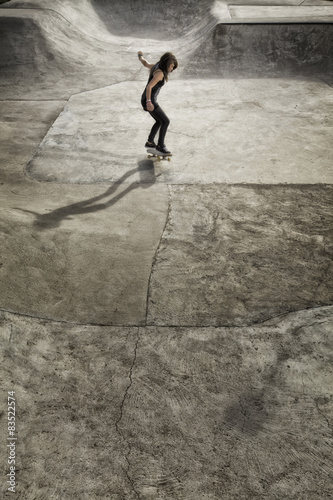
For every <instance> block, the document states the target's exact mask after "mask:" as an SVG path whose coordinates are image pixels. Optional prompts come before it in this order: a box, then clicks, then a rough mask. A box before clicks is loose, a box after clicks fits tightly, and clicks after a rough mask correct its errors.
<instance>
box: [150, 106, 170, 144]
mask: <svg viewBox="0 0 333 500" xmlns="http://www.w3.org/2000/svg"><path fill="white" fill-rule="evenodd" d="M149 114H150V115H151V116H152V117H153V118H154V120H155V123H154V125H153V127H152V129H151V131H150V134H149V137H148V141H149V142H153V141H154V139H155V136H156V134H157V132H158V131H160V135H159V137H158V146H164V139H165V134H166V132H167V130H168V126H169V124H170V120H169V118H168V117H167V115H166V114H165V113H164V111H163V109H162V108H161V107H160V106H158V108H155V109H154V111H149Z"/></svg>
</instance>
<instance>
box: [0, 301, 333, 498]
mask: <svg viewBox="0 0 333 500" xmlns="http://www.w3.org/2000/svg"><path fill="white" fill-rule="evenodd" d="M332 327H333V315H332V308H321V309H316V310H311V311H303V312H299V313H297V314H289V315H287V316H284V317H281V318H279V319H276V320H273V321H269V322H267V323H264V324H262V325H260V326H252V327H250V328H195V327H193V328H187V329H183V328H127V329H126V328H115V327H91V326H81V327H79V326H70V325H64V324H60V323H51V322H47V323H46V322H43V321H39V320H34V319H24V318H20V317H17V316H15V315H10V314H8V313H6V314H3V315H2V317H1V327H0V332H1V342H2V356H1V358H2V359H1V367H2V373H3V376H5V377H6V380H7V381H8V383H11V381H12V383H15V389H16V397H17V401H18V415H19V422H20V427H19V437H20V439H19V442H18V448H17V453H18V456H19V469H20V473H19V480H20V491H22V492H23V493H22V494H21V497H22V498H28V499H33V498H34V499H36V500H42V499H45V498H57V499H58V498H59V499H60V498H80V499H82V500H86V499H87V500H88V499H91V498H93V499H98V498H103V499H112V500H123V499H136V498H143V499H157V498H158V499H165V500H170V499H187V498H188V499H190V498H198V499H199V498H205V499H211V498H213V499H221V498H228V499H233V500H236V499H244V500H245V499H249V498H251V499H252V498H265V499H266V498H269V499H275V498H281V499H285V498H288V499H290V500H298V499H299V498H306V499H309V500H310V499H314V500H322V499H329V498H332V491H331V473H332V467H333V462H332V453H331V450H332V428H331V423H330V422H331V420H330V418H331V417H330V416H331V414H332V375H333V374H332V348H333V346H332ZM1 441H2V444H3V443H4V439H3V434H1ZM5 496H6V497H7V495H5ZM8 498H12V497H9V496H8Z"/></svg>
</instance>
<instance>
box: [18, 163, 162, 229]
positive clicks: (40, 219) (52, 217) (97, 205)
mask: <svg viewBox="0 0 333 500" xmlns="http://www.w3.org/2000/svg"><path fill="white" fill-rule="evenodd" d="M137 173H139V179H138V180H137V181H135V182H131V183H130V184H129V185H128V186H127V187H126V189H124V190H123V191H121V192H120V193H118V194H116V193H117V190H118V189H119V187H120V186H121V185H122V184H123V183H124V182H125V181H126V180H127V179H129V178H130V177H132V176H133V175H135V174H137ZM159 175H161V174H159ZM155 181H156V175H155V168H154V163H153V162H152V161H151V160H143V161H140V162H139V163H138V167H137V168H133V169H131V170H129V171H128V172H126V173H125V174H124V175H123V176H122V177H121V178H120V179H119V180H117V181H115V182H114V183H113V184H112V185H111V186H110V187H109V188H108V189H107V190H106V191H105V192H104V193H101V194H100V195H98V196H94V197H93V198H89V199H87V200H83V201H79V202H78V203H72V204H70V205H67V206H65V207H60V208H57V209H56V210H52V211H51V212H48V213H46V214H39V213H37V212H33V211H31V210H24V209H19V210H22V211H23V212H27V213H32V214H34V215H35V217H36V219H35V221H34V223H33V226H34V227H35V228H36V229H38V230H39V231H43V230H47V229H53V228H56V227H59V226H60V224H61V222H62V221H63V220H70V219H72V218H73V217H74V216H75V215H82V214H87V213H93V212H98V211H99V210H106V209H107V208H109V207H112V206H113V205H115V204H116V203H117V202H118V201H119V200H121V199H122V198H123V197H124V196H126V195H127V194H129V193H130V192H131V191H134V190H135V189H138V188H141V189H145V188H149V187H150V186H152V185H153V184H154V183H155ZM102 200H105V201H103V202H102Z"/></svg>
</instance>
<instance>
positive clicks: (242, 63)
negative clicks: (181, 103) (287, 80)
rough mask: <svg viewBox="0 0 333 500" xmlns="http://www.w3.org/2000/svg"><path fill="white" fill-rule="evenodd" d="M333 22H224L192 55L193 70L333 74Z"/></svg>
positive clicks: (233, 74) (201, 73)
mask: <svg viewBox="0 0 333 500" xmlns="http://www.w3.org/2000/svg"><path fill="white" fill-rule="evenodd" d="M332 53H333V24H329V23H324V24H322V23H303V24H301V23H277V24H274V23H267V24H265V23H248V24H218V25H217V26H216V27H215V28H214V29H213V30H212V31H211V32H210V33H209V35H208V36H207V37H206V39H205V40H204V41H203V42H202V43H201V45H200V46H199V47H198V48H197V49H196V50H195V52H194V54H193V55H192V57H193V59H194V60H195V61H197V64H196V65H188V66H187V67H186V68H185V69H184V73H185V74H186V75H187V76H191V77H199V78H207V77H220V78H221V77H222V78H272V77H283V76H292V77H304V76H305V77H314V78H318V77H320V76H329V75H330V76H332V75H333V59H332Z"/></svg>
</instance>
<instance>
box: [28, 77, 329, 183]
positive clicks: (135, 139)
mask: <svg viewBox="0 0 333 500" xmlns="http://www.w3.org/2000/svg"><path fill="white" fill-rule="evenodd" d="M141 88H142V84H141V82H135V83H133V82H125V83H121V84H116V85H113V86H109V87H106V88H103V89H99V90H95V91H91V92H88V93H82V94H80V95H78V96H74V97H72V98H71V99H70V100H69V102H68V103H67V105H66V106H65V107H64V109H63V111H62V112H61V113H60V115H59V117H58V118H57V120H56V121H55V122H54V123H53V125H52V127H51V128H50V130H49V131H48V133H47V134H46V135H45V137H44V139H43V141H42V142H41V143H40V145H39V147H38V149H37V151H36V153H35V154H34V156H33V157H32V158H31V160H30V161H29V163H28V164H27V167H26V173H27V175H28V176H29V177H31V178H33V179H36V180H39V181H47V182H61V183H91V182H102V181H113V182H117V181H118V180H119V179H122V178H123V176H126V175H127V174H128V172H130V171H133V169H135V168H136V167H137V165H138V164H139V165H141V170H140V172H137V173H136V176H135V177H134V178H135V179H136V180H138V181H140V178H141V179H142V181H143V182H144V181H145V175H146V176H147V175H149V173H150V172H151V170H150V169H152V168H153V163H152V161H149V160H147V157H146V155H145V154H144V152H143V154H142V155H141V156H140V155H138V144H144V143H145V141H146V138H147V129H149V127H150V124H151V118H150V117H149V116H148V115H147V114H146V113H144V112H143V111H142V109H140V107H139V106H138V96H140V94H141ZM203 89H205V91H204V92H205V95H204V98H202V97H203V96H202V94H203ZM277 95H279V100H278V101H277V100H276V96H277ZM160 103H161V105H162V106H163V107H164V105H165V106H167V107H168V114H169V116H170V119H171V122H172V123H171V130H170V133H169V134H168V147H169V148H170V149H171V151H173V150H175V149H176V150H178V149H179V151H181V154H176V155H175V157H174V158H173V160H172V162H171V163H170V164H167V166H166V165H165V163H163V164H161V165H157V166H156V172H155V173H156V182H158V183H171V184H193V183H195V184H209V183H214V182H219V183H225V182H226V183H243V182H247V183H248V182H250V183H258V184H261V183H263V184H279V183H298V184H303V183H304V184H315V183H317V182H321V183H331V182H332V181H333V167H332V160H331V151H330V149H329V148H327V145H328V144H330V143H332V142H333V117H332V113H331V112H330V110H331V108H332V104H333V95H332V90H331V88H330V87H329V86H328V85H327V84H326V83H324V82H318V81H317V82H313V81H307V80H306V81H303V80H291V79H282V78H281V79H266V80H263V81H261V82H260V85H258V83H257V82H256V80H250V79H246V80H243V79H242V80H230V79H224V80H222V81H221V80H217V79H213V80H210V79H205V80H203V79H200V80H194V81H193V82H191V85H188V81H185V80H177V81H174V82H171V81H170V83H169V84H168V85H167V88H166V89H163V95H161V97H160ZM194 103H195V105H194ZM125 106H126V108H127V110H128V113H126V114H125V113H124V107H125ZM314 110H315V111H314ZM129 115H130V116H131V119H130V120H129ZM244 116H246V117H247V120H244ZM203 122H204V123H205V127H204V128H203V127H202V123H203ZM184 123H185V124H186V126H185V128H184ZM314 165H315V168H314ZM145 169H147V170H145ZM144 172H145V174H144ZM130 180H131V181H132V180H133V177H132V176H131V177H130Z"/></svg>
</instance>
